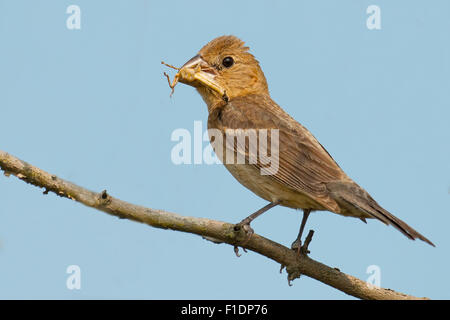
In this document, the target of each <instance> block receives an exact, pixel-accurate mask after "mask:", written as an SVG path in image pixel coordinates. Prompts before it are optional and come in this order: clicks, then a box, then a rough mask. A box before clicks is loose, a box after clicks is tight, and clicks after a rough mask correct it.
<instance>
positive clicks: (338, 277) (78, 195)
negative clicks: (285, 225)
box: [0, 150, 426, 300]
mask: <svg viewBox="0 0 450 320" xmlns="http://www.w3.org/2000/svg"><path fill="white" fill-rule="evenodd" d="M0 168H1V169H2V170H3V171H4V173H5V175H6V176H9V175H11V174H13V175H15V176H16V177H18V178H19V179H21V180H23V181H25V182H27V183H30V184H32V185H35V186H37V187H41V188H44V189H45V191H44V193H45V194H47V193H48V192H54V193H55V194H57V195H58V196H61V197H65V198H68V199H72V200H75V201H77V202H80V203H83V204H84V205H86V206H88V207H91V208H94V209H97V210H100V211H103V212H106V213H109V214H111V215H114V216H117V217H120V218H125V219H129V220H134V221H138V222H141V223H145V224H148V225H150V226H152V227H156V228H162V229H171V230H177V231H182V232H188V233H193V234H197V235H201V236H203V237H206V238H208V239H211V238H212V239H215V241H217V240H219V241H221V242H225V243H227V244H230V245H232V246H241V247H243V248H245V249H249V250H252V251H254V252H257V253H259V254H261V255H264V256H266V257H268V258H270V259H272V260H274V261H276V262H278V263H280V264H281V265H282V268H283V266H285V267H286V271H287V272H288V280H289V281H292V280H294V279H295V278H298V277H300V275H301V274H303V275H306V276H308V277H311V278H314V279H316V280H318V281H321V282H323V283H325V284H327V285H329V286H332V287H334V288H336V289H338V290H340V291H343V292H345V293H347V294H349V295H352V296H354V297H357V298H361V299H376V300H381V299H391V300H397V299H400V300H404V299H426V298H417V297H414V296H410V295H407V294H403V293H400V292H396V291H393V290H390V289H383V288H377V287H373V286H372V287H369V286H368V285H367V283H366V282H364V281H362V280H360V279H358V278H355V277H353V276H350V275H347V274H345V273H342V272H340V271H339V270H338V269H336V268H330V267H328V266H326V265H324V264H322V263H320V262H317V261H315V260H313V259H311V258H309V257H307V256H306V255H300V256H299V255H298V254H297V252H295V251H293V250H291V249H288V248H287V247H285V246H283V245H281V244H279V243H276V242H274V241H271V240H269V239H266V238H264V237H262V236H260V235H257V234H253V236H252V237H251V238H250V240H248V241H247V239H246V235H245V234H244V232H243V231H239V232H236V231H235V230H234V226H235V225H234V224H230V223H226V222H221V221H215V220H210V219H205V218H195V217H185V216H181V215H178V214H175V213H171V212H167V211H163V210H155V209H150V208H146V207H142V206H137V205H134V204H131V203H128V202H125V201H122V200H120V199H116V198H114V197H112V196H110V195H109V194H108V193H107V192H106V191H102V192H93V191H89V190H87V189H85V188H82V187H80V186H77V185H75V184H73V183H71V182H69V181H66V180H63V179H60V178H58V177H57V176H55V175H52V174H50V173H47V172H45V171H43V170H41V169H39V168H37V167H34V166H32V165H30V164H28V163H26V162H24V161H22V160H20V159H18V158H16V157H14V156H11V155H9V154H8V153H6V152H3V151H1V150H0Z"/></svg>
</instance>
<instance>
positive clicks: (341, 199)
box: [327, 181, 435, 247]
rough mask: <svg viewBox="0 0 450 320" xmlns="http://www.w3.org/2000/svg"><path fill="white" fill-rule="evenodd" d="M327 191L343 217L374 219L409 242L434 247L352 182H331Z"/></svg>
mask: <svg viewBox="0 0 450 320" xmlns="http://www.w3.org/2000/svg"><path fill="white" fill-rule="evenodd" d="M327 189H328V190H329V191H330V195H331V196H332V197H333V199H334V200H335V201H336V202H338V203H339V205H340V207H341V208H342V209H343V212H342V213H343V214H344V215H349V216H354V217H358V218H361V219H362V220H363V221H364V218H375V219H378V220H380V221H381V222H383V223H384V224H386V225H392V226H394V227H395V228H396V229H397V230H399V231H400V232H401V233H403V234H404V235H405V236H407V237H408V238H409V239H411V240H415V239H420V240H422V241H425V242H426V243H428V244H429V245H432V246H433V247H435V245H434V244H433V243H432V242H431V241H430V240H428V239H427V238H425V237H424V236H423V235H421V234H420V233H419V232H417V231H416V230H414V229H413V228H412V227H410V226H409V225H408V224H406V222H404V221H402V220H400V219H399V218H397V217H396V216H394V215H393V214H392V213H390V212H389V211H387V210H385V209H383V208H382V207H381V206H380V205H379V204H378V203H377V202H376V201H375V200H374V199H373V198H372V197H371V196H370V195H369V193H367V191H365V190H364V189H363V188H361V187H360V186H358V185H357V184H356V183H354V182H341V181H339V182H331V183H328V184H327Z"/></svg>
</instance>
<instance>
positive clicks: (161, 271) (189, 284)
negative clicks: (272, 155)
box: [0, 0, 450, 299]
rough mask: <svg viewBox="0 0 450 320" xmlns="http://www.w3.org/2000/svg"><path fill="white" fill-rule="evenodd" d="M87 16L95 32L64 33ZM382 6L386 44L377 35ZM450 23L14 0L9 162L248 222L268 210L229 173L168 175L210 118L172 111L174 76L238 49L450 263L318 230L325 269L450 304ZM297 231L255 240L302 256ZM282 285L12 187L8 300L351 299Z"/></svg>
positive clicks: (387, 15) (404, 8)
mask: <svg viewBox="0 0 450 320" xmlns="http://www.w3.org/2000/svg"><path fill="white" fill-rule="evenodd" d="M71 4H76V5H78V6H79V7H80V8H81V29H80V30H69V29H67V27H66V19H67V18H68V16H69V15H68V14H66V9H67V7H68V6H69V5H71ZM372 4H375V5H378V6H379V7H380V8H381V30H368V28H367V27H366V19H367V17H368V15H367V14H366V8H367V7H368V6H369V5H372ZM449 12H450V2H448V1H433V2H432V3H428V2H426V1H339V2H338V1H331V0H330V1H316V0H314V1H313V0H309V1H278V2H275V1H242V2H241V1H232V0H229V1H226V2H223V1H215V2H212V1H195V0H193V1H144V0H142V1H104V0H102V1H100V0H97V1H86V0H73V1H65V0H64V1H63V0H53V1H48V0H47V1H39V2H38V1H31V0H30V1H20V0H0V41H1V44H0V150H4V151H7V152H9V153H11V154H13V155H16V156H18V157H20V158H22V159H24V160H26V161H28V162H30V163H32V164H34V165H36V166H39V167H41V168H42V169H45V170H47V171H50V172H52V173H55V174H57V175H58V176H60V177H61V178H65V179H68V180H71V181H73V182H75V183H78V184H80V185H82V186H84V187H87V188H90V189H92V190H98V191H101V190H103V189H107V190H108V191H109V192H110V193H111V194H112V195H113V196H116V197H119V198H122V199H125V200H127V201H130V202H134V203H137V204H141V205H145V206H148V207H152V208H158V209H165V210H168V211H172V212H177V213H180V214H184V215H191V216H198V217H208V218H211V219H218V220H222V221H228V222H238V221H240V220H241V219H242V218H244V217H245V216H247V215H248V214H250V213H252V212H253V211H255V210H256V209H258V208H260V207H262V206H263V205H265V204H266V202H265V201H264V200H262V199H260V198H258V197H257V196H255V195H254V194H253V193H251V192H250V191H248V190H247V189H245V188H244V187H243V186H241V185H240V184H239V183H238V182H237V181H235V180H234V178H233V177H232V176H231V175H230V174H229V173H228V172H227V171H226V169H225V168H223V167H222V166H219V165H206V164H203V165H178V166H177V165H174V164H173V163H172V162H171V159H170V152H171V149H172V148H173V146H174V145H175V142H173V141H171V140H170V136H171V133H172V132H173V131H174V130H175V129H177V128H186V129H188V130H190V131H191V132H192V131H193V125H194V121H195V120H201V121H203V123H204V126H205V125H206V119H207V110H206V106H205V105H204V103H203V101H202V99H201V98H200V96H199V95H198V94H197V93H196V92H195V90H194V89H193V88H191V87H187V86H184V85H179V86H178V87H177V89H176V92H175V94H174V96H173V97H172V98H170V97H169V93H170V89H169V88H168V86H167V83H166V79H165V78H164V77H163V76H162V72H163V71H167V68H164V67H163V66H162V65H161V64H160V61H161V60H165V61H166V62H168V63H171V64H174V65H178V66H179V65H182V64H183V63H184V62H186V61H187V60H188V59H189V58H191V57H192V56H193V55H195V54H196V52H197V51H198V50H199V49H200V48H201V46H203V45H204V44H205V43H206V42H208V41H209V40H211V39H213V38H215V37H216V36H219V35H223V34H234V35H236V36H239V37H240V38H242V39H243V40H245V41H246V42H247V44H248V45H249V46H250V47H251V51H252V52H253V53H254V54H255V56H256V57H257V58H258V60H259V61H260V63H261V66H262V68H263V70H264V72H265V74H266V77H267V79H268V82H269V88H270V92H271V95H272V97H273V98H274V100H275V101H277V102H278V103H279V104H280V105H281V106H282V107H283V108H284V109H285V110H286V111H288V112H289V113H290V114H291V115H292V116H293V117H294V118H295V119H297V120H298V121H300V122H301V123H302V124H303V125H305V126H306V127H307V128H308V129H309V130H310V131H311V132H312V133H313V134H314V135H315V136H316V137H317V138H318V139H319V140H320V141H321V143H322V144H323V145H324V146H325V147H326V148H327V149H328V151H329V152H330V153H331V154H332V155H333V157H334V158H335V159H336V161H337V162H338V163H339V164H340V165H341V167H342V168H343V169H344V170H345V171H346V172H347V174H348V175H349V176H350V177H352V178H353V179H354V180H355V181H357V182H358V183H359V184H360V185H361V186H363V187H364V188H365V189H366V190H368V191H369V192H370V193H371V194H372V196H373V197H374V198H375V199H376V200H377V201H378V202H379V203H380V204H382V205H383V206H384V207H385V208H387V209H388V210H390V211H391V212H392V213H394V214H395V215H397V216H398V217H399V218H401V219H404V220H405V221H406V222H407V223H409V224H410V225H411V226H413V227H415V228H416V229H418V230H419V231H420V232H421V233H423V234H424V235H425V236H427V237H429V238H430V239H431V240H432V241H433V242H434V243H435V244H436V245H437V247H436V248H432V247H430V246H428V245H426V244H425V243H423V242H418V241H416V242H413V241H410V240H408V239H406V238H405V237H404V236H403V235H402V234H400V233H399V232H398V231H396V230H395V229H394V228H392V227H386V226H385V225H383V224H382V223H379V222H377V221H369V222H368V224H367V225H365V224H363V223H362V222H361V221H359V220H357V219H352V218H344V217H341V216H337V215H334V214H331V213H328V212H318V213H314V214H313V215H312V216H311V217H310V219H309V221H308V225H307V227H308V229H310V228H312V229H314V230H315V231H316V233H315V238H314V240H313V242H312V243H311V246H310V249H311V251H312V254H311V257H312V258H314V259H317V260H319V261H321V262H324V263H326V264H328V265H330V266H332V267H338V268H340V269H341V270H342V271H344V272H346V273H349V274H352V275H355V276H358V277H360V278H362V279H367V278H368V276H369V275H368V274H367V273H366V269H367V267H368V266H370V265H377V266H379V268H380V270H381V285H382V286H383V287H388V288H392V289H395V290H399V291H404V292H406V293H409V294H414V295H418V296H429V297H431V298H447V299H448V298H450V291H449V284H450V283H449V282H450V281H449V280H448V277H447V274H448V269H449V264H450V256H449V251H450V248H449V245H450V240H449V225H450V216H449V213H450V210H449V209H450V148H449V141H450V128H449V127H450V126H449V119H450V77H449V75H450V42H449V31H450V20H449V19H448V13H449ZM171 74H172V75H173V72H172V73H171ZM204 146H206V143H205V144H204ZM300 220H301V214H300V213H299V212H296V211H294V210H292V209H288V208H278V207H277V208H274V209H272V210H271V211H270V212H269V213H267V214H266V215H264V216H262V217H261V218H259V219H258V220H256V222H255V223H254V224H253V225H252V226H253V228H254V229H255V230H256V232H257V233H259V234H262V235H264V236H266V237H268V238H271V239H273V240H275V241H277V242H280V243H282V244H285V245H290V243H291V242H292V241H293V240H294V238H295V236H296V234H297V231H298V226H299V223H300ZM69 265H78V266H80V268H81V289H80V290H68V289H67V288H66V279H67V277H68V274H66V268H67V267H68V266H69ZM278 271H279V265H277V264H276V263H274V262H273V261H271V260H268V259H267V258H265V257H262V256H259V255H257V254H255V253H252V252H250V253H248V254H245V255H243V256H242V257H241V258H239V259H238V258H236V257H235V255H234V253H233V248H232V247H230V246H226V245H215V244H212V243H210V242H207V241H205V240H202V239H201V238H200V237H198V236H194V235H190V234H183V233H179V232H172V231H164V230H159V229H153V228H150V227H148V226H145V225H142V224H138V223H134V222H130V221H125V220H119V219H117V218H114V217H111V216H109V215H106V214H104V213H101V212H97V211H95V210H93V209H90V208H86V207H84V206H82V205H79V204H77V203H74V202H72V201H69V200H66V199H61V198H58V197H57V196H55V195H53V194H51V195H50V194H49V195H46V196H45V195H43V194H42V190H39V189H37V188H34V187H32V186H29V185H26V184H25V183H23V182H22V181H19V180H17V179H15V178H12V177H11V178H6V177H4V176H0V298H62V299H72V298H75V299H76V298H84V299H90V298H137V299H141V298H146V299H158V298H162V299H171V298H177V299H183V298H208V299H215V298H219V299H220V298H225V299H227V298H234V299H253V298H254V299H316V298H323V299H348V298H350V297H348V296H347V295H345V294H343V293H341V292H339V291H337V290H335V289H332V288H330V287H328V286H326V285H324V284H321V283H320V282H317V281H315V280H312V279H309V278H306V277H303V278H302V279H297V280H295V281H294V283H293V284H294V286H292V287H289V286H288V285H287V281H286V274H285V273H284V274H279V272H278Z"/></svg>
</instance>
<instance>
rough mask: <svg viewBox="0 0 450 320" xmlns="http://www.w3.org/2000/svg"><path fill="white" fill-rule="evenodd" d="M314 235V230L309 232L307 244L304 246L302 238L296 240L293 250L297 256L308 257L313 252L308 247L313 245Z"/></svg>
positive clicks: (292, 246)
mask: <svg viewBox="0 0 450 320" xmlns="http://www.w3.org/2000/svg"><path fill="white" fill-rule="evenodd" d="M313 235H314V230H309V233H308V236H307V237H306V239H305V243H304V244H303V245H302V240H301V239H300V238H297V239H295V241H294V242H293V243H292V244H291V249H292V250H294V251H296V252H297V254H298V255H299V256H300V255H305V256H307V255H308V254H309V253H311V251H309V249H308V247H309V244H310V243H311V240H312V237H313Z"/></svg>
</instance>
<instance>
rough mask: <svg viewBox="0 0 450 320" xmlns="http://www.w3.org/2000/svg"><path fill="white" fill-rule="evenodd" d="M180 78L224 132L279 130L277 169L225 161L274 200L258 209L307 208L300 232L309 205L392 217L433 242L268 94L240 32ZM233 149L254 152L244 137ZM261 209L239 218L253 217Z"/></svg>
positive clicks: (213, 45)
mask: <svg viewBox="0 0 450 320" xmlns="http://www.w3.org/2000/svg"><path fill="white" fill-rule="evenodd" d="M230 58H231V60H232V63H231V62H230V61H231V60H230ZM225 59H228V60H227V61H225ZM230 63H231V65H230V66H229V64H230ZM177 80H178V81H180V82H183V83H186V84H189V85H191V86H194V87H196V89H197V90H198V92H199V93H200V95H201V96H202V97H203V99H204V101H205V102H206V104H207V106H208V112H209V117H208V128H210V129H218V130H220V131H221V132H222V133H223V134H225V130H226V129H256V130H260V129H278V130H279V167H278V171H277V172H274V174H272V175H261V173H260V169H261V167H262V164H261V163H260V162H259V161H258V162H257V163H256V164H249V163H246V164H226V163H224V164H225V166H226V168H227V169H228V170H229V171H230V173H231V174H232V175H233V176H234V177H235V178H236V179H237V180H238V181H239V182H240V183H241V184H243V185H244V186H245V187H247V188H248V189H250V190H251V191H253V192H254V193H255V194H257V195H258V196H260V197H261V198H263V199H265V200H267V201H269V202H271V203H272V205H270V206H267V208H263V209H261V210H262V212H264V211H265V210H267V209H269V208H270V207H273V206H275V205H277V204H279V205H282V206H286V207H290V208H296V209H303V210H304V212H305V215H304V221H303V222H302V228H301V231H300V234H299V238H298V239H297V240H300V237H301V232H302V231H303V226H304V222H306V218H307V217H308V215H309V212H310V211H315V210H328V211H331V212H334V213H337V214H341V215H344V216H351V217H357V218H360V219H361V220H363V221H365V219H366V218H375V219H378V220H380V221H382V222H383V223H385V224H388V225H393V226H394V227H395V228H397V229H398V230H399V231H400V232H402V233H403V234H404V235H405V236H407V237H408V238H410V239H413V240H414V239H416V238H418V239H420V240H423V241H425V242H427V243H429V244H430V245H433V243H432V242H431V241H429V240H428V239H427V238H425V237H424V236H422V235H421V234H420V233H418V232H417V231H416V230H414V229H413V228H411V227H410V226H408V225H407V224H406V223H405V222H403V221H402V220H400V219H398V218H397V217H395V216H393V215H392V214H391V213H389V212H388V211H386V210H385V209H383V208H382V207H381V206H380V205H379V204H378V203H377V202H376V201H375V200H374V199H373V198H372V197H371V196H370V195H369V194H368V193H367V192H366V191H365V190H364V189H363V188H361V187H360V186H359V185H357V184H356V183H355V182H354V181H353V180H351V179H350V178H349V177H348V176H347V175H346V174H345V173H344V171H343V170H342V169H341V168H340V167H339V166H338V164H337V163H336V162H335V161H334V159H333V158H332V157H331V156H330V154H329V153H328V152H327V151H326V150H325V148H324V147H323V146H322V145H321V144H320V143H319V142H318V141H317V140H316V139H315V138H314V136H313V135H312V134H311V133H310V132H309V131H308V130H307V129H306V128H305V127H303V126H302V125H301V124H300V123H298V122H297V121H295V120H294V119H293V118H292V117H291V116H289V115H288V114H287V113H286V112H285V111H284V110H283V109H282V108H281V107H280V106H278V105H277V104H276V103H275V102H274V101H273V100H272V99H271V97H270V94H269V90H268V86H267V81H266V78H265V76H264V73H263V72H262V70H261V68H260V66H259V63H258V61H257V60H256V59H255V58H254V57H253V55H252V54H250V53H249V52H248V47H245V46H244V43H243V42H242V41H241V40H239V39H238V38H236V37H234V36H222V37H219V38H216V39H214V40H212V41H211V42H209V43H208V44H207V45H205V46H204V47H203V48H202V49H201V50H200V52H199V53H198V55H197V56H195V57H194V58H192V59H191V60H190V61H188V62H187V63H186V64H185V65H184V66H183V67H182V68H181V69H180V71H179V72H178V74H177V78H176V81H177ZM176 81H175V82H174V84H176ZM227 147H230V146H225V148H227ZM233 152H234V153H236V152H244V153H245V157H246V158H247V159H248V157H249V149H248V146H247V145H246V146H245V147H244V149H243V150H241V151H239V150H237V149H236V148H234V150H233ZM262 212H258V214H255V216H253V217H251V218H250V219H244V220H243V222H242V223H243V224H247V225H249V223H250V222H251V220H253V218H255V217H256V216H258V215H259V214H261V213H262ZM433 246H434V245H433Z"/></svg>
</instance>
